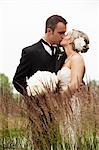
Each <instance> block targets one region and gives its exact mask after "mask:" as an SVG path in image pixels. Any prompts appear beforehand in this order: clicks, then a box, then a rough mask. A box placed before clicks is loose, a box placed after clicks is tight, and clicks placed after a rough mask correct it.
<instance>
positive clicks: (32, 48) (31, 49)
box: [22, 41, 40, 53]
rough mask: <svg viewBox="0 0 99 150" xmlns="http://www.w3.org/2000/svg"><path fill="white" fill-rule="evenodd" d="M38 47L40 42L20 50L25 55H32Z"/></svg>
mask: <svg viewBox="0 0 99 150" xmlns="http://www.w3.org/2000/svg"><path fill="white" fill-rule="evenodd" d="M39 45H40V41H38V42H36V43H34V44H32V45H29V46H27V47H24V48H23V49H22V51H23V52H26V53H33V52H34V51H37V48H38V47H39Z"/></svg>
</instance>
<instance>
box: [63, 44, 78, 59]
mask: <svg viewBox="0 0 99 150" xmlns="http://www.w3.org/2000/svg"><path fill="white" fill-rule="evenodd" d="M65 52H66V55H67V57H70V56H71V55H73V54H74V53H76V52H75V51H74V50H73V49H72V48H71V47H68V46H67V47H65Z"/></svg>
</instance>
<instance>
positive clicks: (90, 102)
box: [24, 84, 99, 150]
mask: <svg viewBox="0 0 99 150" xmlns="http://www.w3.org/2000/svg"><path fill="white" fill-rule="evenodd" d="M24 101H25V103H26V105H27V112H28V113H27V114H28V116H29V120H30V123H31V129H32V141H33V145H34V147H35V150H36V149H37V150H41V149H44V150H46V149H47V150H50V149H51V147H53V149H58V148H59V147H61V148H64V149H66V145H68V143H69V149H70V148H71V149H74V148H75V149H80V148H79V146H80V145H81V143H82V145H84V142H86V141H87V143H85V144H87V145H88V144H89V148H91V147H96V145H95V143H94V141H93V138H95V140H97V137H99V131H98V129H99V117H98V116H99V86H96V87H95V86H94V85H93V84H92V85H91V84H89V85H88V84H87V85H84V86H82V87H81V88H80V89H79V91H76V92H75V93H74V94H71V92H70V91H69V93H68V94H67V93H65V92H64V93H63V94H60V92H59V91H58V89H57V91H56V92H51V91H50V90H49V89H48V90H47V92H46V93H42V94H37V95H36V96H35V97H33V96H31V97H25V99H24ZM93 134H94V136H93ZM84 137H85V138H84ZM83 138H84V139H83ZM86 138H87V139H86ZM88 138H89V139H88ZM90 138H92V139H91V142H90ZM84 140H85V141H84ZM88 140H89V141H88ZM83 141H84V142H83ZM88 142H89V143H88ZM55 147H56V148H55ZM67 147H68V146H67Z"/></svg>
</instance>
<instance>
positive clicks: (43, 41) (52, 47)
mask: <svg viewBox="0 0 99 150" xmlns="http://www.w3.org/2000/svg"><path fill="white" fill-rule="evenodd" d="M41 42H42V43H44V44H45V45H48V46H49V47H50V48H51V50H52V56H54V55H55V54H54V48H56V47H54V46H52V45H50V44H49V43H47V42H46V41H45V40H43V39H41Z"/></svg>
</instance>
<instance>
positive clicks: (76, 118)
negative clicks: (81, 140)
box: [57, 66, 80, 144]
mask: <svg viewBox="0 0 99 150" xmlns="http://www.w3.org/2000/svg"><path fill="white" fill-rule="evenodd" d="M57 78H58V80H59V81H60V86H61V89H62V90H64V89H65V88H66V86H68V85H69V84H70V82H71V69H70V68H68V67H67V66H65V67H62V69H61V70H59V71H58V73H57ZM69 102H70V105H71V108H72V114H71V115H72V116H73V117H72V118H73V120H72V122H71V121H70V119H69V118H68V119H67V118H66V120H64V123H63V124H64V125H63V126H64V129H65V126H66V128H67V126H68V133H69V136H70V139H71V140H72V143H73V144H74V143H75V142H76V141H75V140H76V130H77V124H79V125H80V103H79V99H78V97H76V96H75V95H73V96H72V97H71V98H70V100H69ZM67 122H68V123H67ZM72 123H73V126H71V124H72ZM64 129H63V130H64ZM62 132H64V131H62Z"/></svg>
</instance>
